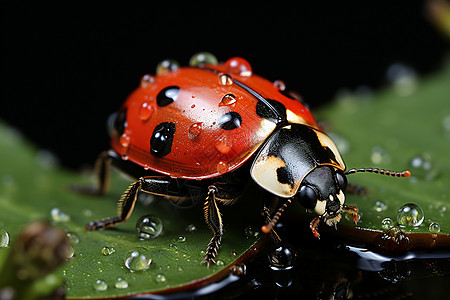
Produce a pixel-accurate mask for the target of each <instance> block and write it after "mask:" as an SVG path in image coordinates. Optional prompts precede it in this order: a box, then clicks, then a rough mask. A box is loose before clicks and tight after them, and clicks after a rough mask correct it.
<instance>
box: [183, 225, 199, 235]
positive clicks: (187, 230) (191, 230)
mask: <svg viewBox="0 0 450 300" xmlns="http://www.w3.org/2000/svg"><path fill="white" fill-rule="evenodd" d="M184 230H185V231H186V232H189V233H192V232H194V231H196V230H197V227H195V225H194V224H189V225H187V226H186V227H185V228H184Z"/></svg>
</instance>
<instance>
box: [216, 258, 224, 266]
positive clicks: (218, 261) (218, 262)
mask: <svg viewBox="0 0 450 300" xmlns="http://www.w3.org/2000/svg"><path fill="white" fill-rule="evenodd" d="M223 265H225V263H224V262H223V260H220V259H218V260H217V261H216V266H218V267H222V266H223Z"/></svg>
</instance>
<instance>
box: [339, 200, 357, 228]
mask: <svg viewBox="0 0 450 300" xmlns="http://www.w3.org/2000/svg"><path fill="white" fill-rule="evenodd" d="M342 210H343V211H345V212H346V213H348V214H349V215H351V216H352V217H353V222H355V224H356V223H358V220H359V215H358V213H359V209H358V208H356V207H355V206H351V205H343V206H342Z"/></svg>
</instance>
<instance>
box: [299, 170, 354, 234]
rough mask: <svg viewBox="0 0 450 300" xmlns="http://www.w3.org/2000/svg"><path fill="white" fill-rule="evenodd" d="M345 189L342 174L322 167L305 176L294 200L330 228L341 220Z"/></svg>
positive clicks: (343, 175) (345, 185)
mask: <svg viewBox="0 0 450 300" xmlns="http://www.w3.org/2000/svg"><path fill="white" fill-rule="evenodd" d="M346 188H347V178H346V176H345V174H344V172H342V171H341V170H338V169H335V168H333V167H332V166H329V165H323V166H318V167H316V168H315V169H313V170H312V171H311V172H310V173H309V174H308V175H306V176H305V178H304V179H303V181H302V184H301V186H300V189H299V190H298V192H297V194H296V195H295V196H294V198H295V199H297V200H298V201H299V202H300V204H301V205H303V206H304V207H305V208H307V209H311V210H314V212H315V213H316V214H317V215H319V216H321V217H322V218H323V219H324V221H325V222H326V223H327V225H330V226H331V225H335V224H336V223H338V222H339V221H340V219H341V212H342V208H343V206H344V202H345V194H344V192H345V189H346Z"/></svg>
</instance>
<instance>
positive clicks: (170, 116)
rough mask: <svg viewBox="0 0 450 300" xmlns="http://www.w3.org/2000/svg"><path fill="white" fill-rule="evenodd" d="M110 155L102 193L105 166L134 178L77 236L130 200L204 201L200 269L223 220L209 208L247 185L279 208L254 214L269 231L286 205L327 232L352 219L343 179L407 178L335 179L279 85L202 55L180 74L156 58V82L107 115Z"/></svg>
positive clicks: (103, 159) (332, 164)
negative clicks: (206, 237)
mask: <svg viewBox="0 0 450 300" xmlns="http://www.w3.org/2000/svg"><path fill="white" fill-rule="evenodd" d="M110 124H111V130H110V134H111V149H110V150H108V151H106V152H103V153H102V154H101V155H100V156H99V158H98V160H97V162H96V170H97V174H98V177H99V185H98V187H95V188H91V189H86V190H85V191H86V192H89V193H92V194H104V193H105V192H106V191H107V186H108V177H109V176H108V174H109V169H110V166H111V165H112V166H114V167H117V168H118V169H120V170H121V171H123V172H125V173H127V174H129V175H131V176H132V177H134V178H137V180H136V181H135V182H133V183H132V184H131V185H130V186H129V188H128V189H127V190H126V191H125V192H124V193H123V195H122V196H121V198H120V200H119V202H118V207H119V213H118V216H116V217H110V218H106V219H103V220H101V221H94V222H90V223H89V224H87V225H86V229H87V230H97V229H102V228H108V227H111V226H115V225H117V224H120V223H122V222H125V221H127V219H128V218H129V217H130V215H131V213H132V211H133V208H134V206H135V203H136V199H137V195H138V192H140V191H142V192H146V193H150V194H154V195H159V196H164V197H166V198H168V199H170V200H172V201H175V202H177V203H181V202H183V201H193V203H195V202H197V201H199V200H203V201H204V216H205V221H206V223H207V225H208V226H209V228H210V229H211V231H212V233H213V237H212V238H211V241H210V242H209V243H208V245H207V247H206V256H205V258H204V260H203V261H202V263H203V262H206V263H207V265H208V266H209V264H210V263H215V261H214V259H215V257H216V255H217V252H218V250H219V247H220V244H221V240H222V236H223V221H222V215H221V213H220V211H219V204H231V203H233V202H234V201H236V199H237V198H238V197H239V195H241V193H242V191H243V188H244V187H245V186H246V184H247V183H248V182H251V181H253V182H255V183H256V184H257V185H258V186H259V187H261V188H262V189H264V190H266V191H268V192H269V193H271V194H273V195H275V196H277V197H278V199H280V200H281V201H283V202H282V203H284V204H283V205H281V207H280V208H279V209H278V210H277V211H276V212H275V211H270V210H269V209H267V208H266V207H265V208H264V214H265V217H266V224H265V225H264V226H262V228H261V230H262V232H264V233H269V232H270V231H271V230H272V229H273V227H274V226H275V225H276V223H277V221H278V220H279V218H280V216H281V214H282V213H283V211H284V210H285V209H286V207H287V206H288V205H289V204H290V203H291V202H292V200H293V199H296V200H297V201H299V202H300V203H301V204H302V205H303V206H304V207H305V208H307V209H309V210H312V211H314V212H315V213H316V214H317V217H315V218H314V220H313V221H312V222H311V224H310V228H311V230H312V233H313V234H314V235H315V236H316V237H319V232H318V225H319V223H320V222H324V223H325V224H327V225H329V226H333V225H334V226H335V225H336V224H337V223H338V222H339V221H340V219H341V214H342V213H343V212H346V213H349V214H350V215H351V216H352V217H353V220H354V222H355V223H356V222H357V221H358V209H357V208H356V207H353V206H349V205H346V204H345V194H344V192H345V190H346V187H347V179H346V176H347V175H349V174H353V173H357V172H372V173H379V174H386V175H391V176H397V177H408V176H409V175H410V173H409V171H404V172H391V171H387V170H379V169H358V170H356V169H351V170H349V171H345V164H344V161H343V159H342V157H341V155H340V154H339V151H338V149H337V147H336V145H335V144H334V143H333V141H332V140H331V139H330V138H329V137H328V136H327V135H326V134H325V133H324V132H323V131H322V130H321V129H320V128H319V126H318V125H317V122H316V121H315V120H314V118H313V116H312V114H311V112H310V111H309V109H308V107H307V106H306V105H305V104H304V103H303V102H302V99H301V98H300V97H299V96H298V95H297V94H296V93H293V92H288V91H287V90H286V89H285V85H284V83H283V82H282V81H275V82H271V81H269V80H267V79H264V78H262V77H259V76H257V75H255V74H253V72H252V67H251V65H250V64H249V63H248V62H247V61H246V60H245V59H243V58H238V57H234V58H231V59H229V60H228V61H226V62H225V63H218V61H217V59H216V58H215V57H214V56H213V55H212V54H210V53H206V52H202V53H198V54H196V55H194V56H193V57H192V58H191V60H190V66H189V67H180V66H179V65H178V63H176V62H175V61H172V60H166V61H163V62H162V63H160V64H159V65H158V67H157V71H156V75H155V76H152V75H145V76H144V77H143V78H142V79H141V83H140V86H139V87H138V88H137V89H136V90H135V91H134V92H132V93H131V95H130V96H129V97H128V99H127V100H126V101H125V103H123V105H122V107H121V108H120V110H119V111H118V112H117V113H116V114H114V115H113V117H112V119H111V120H110Z"/></svg>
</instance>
